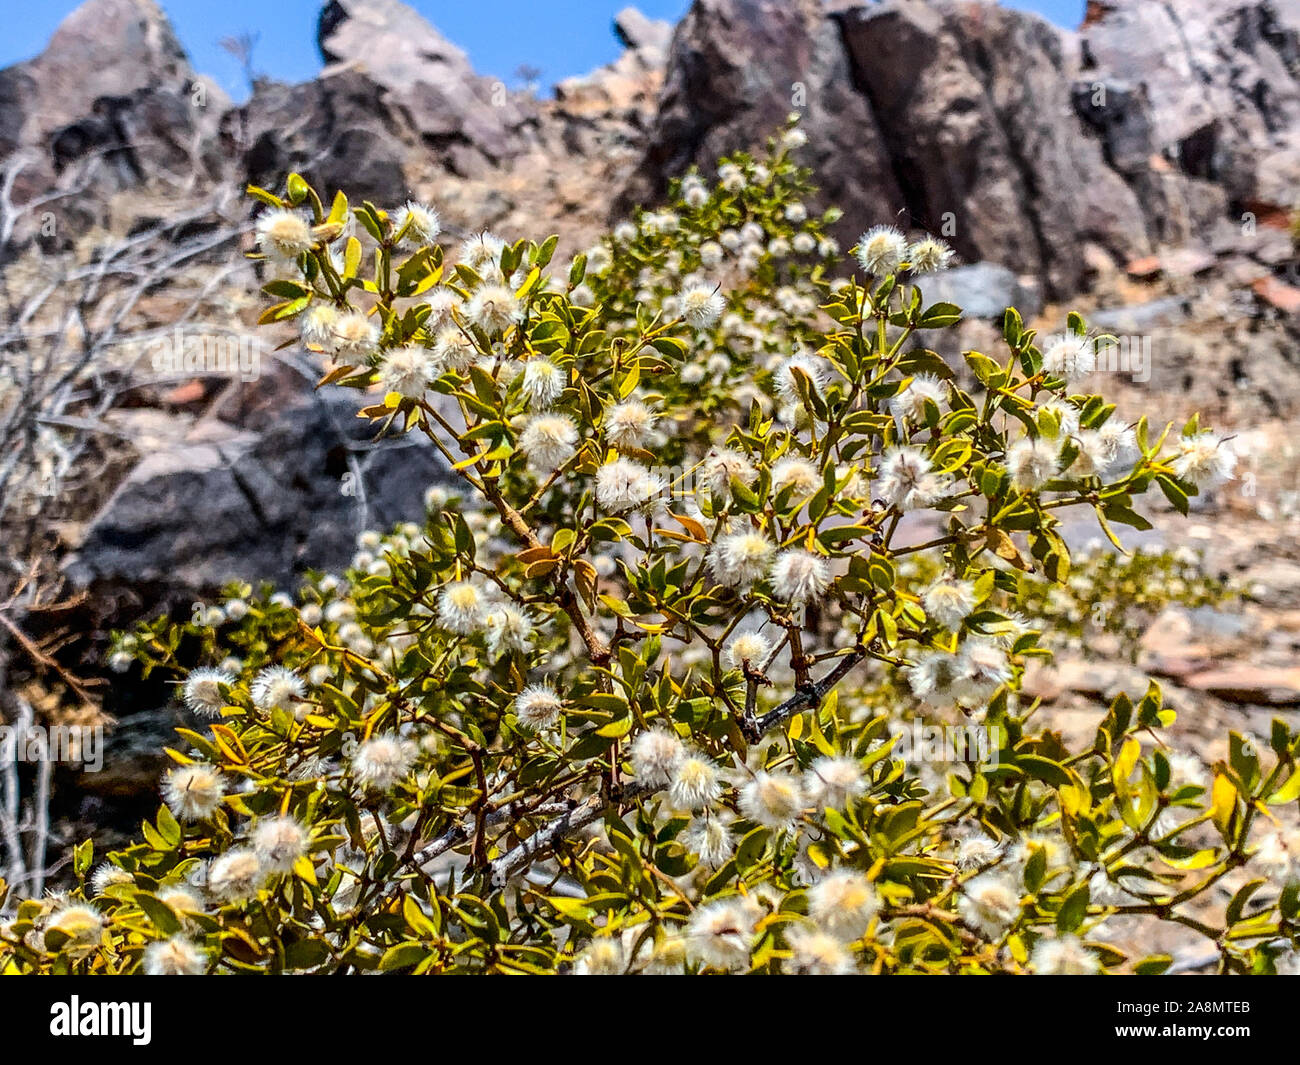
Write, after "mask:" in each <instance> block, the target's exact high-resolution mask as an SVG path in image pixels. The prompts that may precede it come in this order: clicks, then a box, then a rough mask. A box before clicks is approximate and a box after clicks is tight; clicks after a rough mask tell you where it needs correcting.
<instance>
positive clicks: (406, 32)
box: [317, 0, 526, 173]
mask: <svg viewBox="0 0 1300 1065" xmlns="http://www.w3.org/2000/svg"><path fill="white" fill-rule="evenodd" d="M317 40H318V43H319V45H320V51H321V55H322V56H323V57H324V59H325V62H326V63H327V64H329V65H328V66H327V67H326V70H325V74H326V76H328V75H329V74H331V73H333V72H334V71H335V70H337V69H340V68H343V69H349V70H356V71H359V72H361V73H364V74H365V75H366V77H368V78H369V79H370V80H371V81H373V82H374V83H375V84H376V85H379V86H381V87H382V88H383V89H384V90H385V92H386V93H387V94H388V95H389V97H390V98H391V99H392V101H393V102H394V103H396V104H397V105H398V106H400V107H402V108H404V109H405V111H406V113H407V114H408V115H409V116H410V118H411V120H412V122H413V123H414V127H415V130H416V132H417V133H418V134H419V136H420V138H421V140H422V141H423V142H424V144H425V145H426V146H428V147H429V148H430V149H433V150H435V151H441V152H443V153H444V154H445V156H446V161H447V163H448V164H449V165H450V167H451V169H453V170H454V171H455V172H457V173H470V172H473V171H474V170H476V169H478V168H481V166H482V165H484V164H487V165H492V164H497V163H500V162H501V161H503V160H504V159H506V158H508V157H509V156H511V155H513V154H515V153H516V152H517V151H518V150H519V148H520V146H521V143H522V142H523V126H524V124H525V121H526V114H525V112H524V110H523V109H522V108H521V106H520V102H519V101H518V100H516V99H515V98H514V96H513V95H512V94H511V93H509V92H508V91H507V90H506V86H505V85H504V84H503V83H502V82H500V81H496V80H493V79H490V78H483V77H480V76H479V75H478V74H476V73H475V72H474V68H473V67H472V66H471V65H470V62H469V58H468V57H467V56H466V55H465V53H464V52H462V51H461V50H460V49H459V48H457V47H456V46H455V45H453V44H452V43H451V42H450V41H448V40H447V39H446V38H444V37H443V36H442V35H441V34H440V33H439V32H438V31H437V30H436V29H434V28H433V27H432V26H431V25H429V23H428V22H426V21H425V20H424V19H423V18H422V17H421V16H420V15H419V14H418V13H417V12H415V11H414V10H412V9H411V8H409V7H407V6H406V5H405V4H402V3H399V2H398V0H329V2H328V3H326V5H325V7H324V8H323V10H322V11H321V15H320V25H319V32H318V34H317Z"/></svg>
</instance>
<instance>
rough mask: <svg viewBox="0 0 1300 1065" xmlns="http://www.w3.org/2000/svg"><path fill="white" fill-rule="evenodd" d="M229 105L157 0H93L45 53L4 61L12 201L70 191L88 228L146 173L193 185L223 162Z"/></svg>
mask: <svg viewBox="0 0 1300 1065" xmlns="http://www.w3.org/2000/svg"><path fill="white" fill-rule="evenodd" d="M228 106H229V101H228V100H227V99H226V97H225V95H224V93H222V92H221V91H220V90H219V89H218V88H217V87H216V86H215V85H213V84H212V83H210V82H209V81H207V79H204V78H201V77H198V76H197V75H196V74H195V73H194V71H193V69H192V68H191V67H190V63H189V60H188V58H187V57H186V55H185V52H184V50H183V49H182V48H181V46H180V44H179V42H178V41H177V40H176V36H175V34H174V33H173V32H172V28H171V24H170V22H168V20H167V17H166V15H164V14H163V12H162V10H161V8H159V6H158V5H157V4H156V3H155V2H154V0H88V2H87V3H85V4H83V5H82V6H81V7H79V8H77V9H76V10H75V11H74V12H73V13H72V14H71V15H69V16H68V17H67V18H66V19H65V20H64V21H63V22H62V23H61V24H60V25H59V28H58V29H57V30H56V31H55V33H54V36H53V37H52V38H51V39H50V43H49V45H48V46H47V47H46V49H45V51H43V52H42V53H41V54H40V55H39V56H37V57H36V58H34V59H31V60H28V61H27V62H25V63H20V64H17V65H16V66H13V67H10V68H8V69H6V70H3V71H0V160H3V161H5V162H6V165H7V166H8V167H10V168H13V169H14V170H15V172H16V177H15V179H14V181H13V192H12V200H13V202H14V203H16V204H22V203H24V202H26V201H28V200H30V199H32V198H35V197H37V196H44V197H49V196H50V195H52V194H53V195H56V196H57V194H58V193H59V192H63V193H65V194H67V196H68V198H69V202H68V203H66V204H64V205H63V206H64V208H65V209H66V211H67V212H68V217H69V219H73V220H75V221H76V222H77V223H78V227H80V228H85V227H87V226H89V225H91V224H95V223H99V222H102V221H103V219H104V217H105V211H104V204H105V201H107V199H108V198H109V197H111V196H112V195H114V194H115V193H116V192H118V191H120V190H122V189H124V188H128V187H131V186H134V185H138V184H141V183H142V182H143V181H144V180H145V179H146V176H147V177H148V178H149V179H150V180H152V181H155V182H156V183H158V184H159V185H160V186H170V187H171V188H172V189H173V190H180V189H188V188H192V186H193V184H194V182H195V181H196V180H204V179H207V178H210V177H212V176H214V175H215V174H216V172H217V170H218V169H219V167H220V158H219V156H218V155H217V154H216V145H215V144H214V143H213V135H214V133H215V131H216V125H217V122H218V120H219V116H220V115H221V114H222V113H223V112H224V111H225V110H226V108H227V107H228ZM19 161H20V162H19ZM74 193H75V200H74V199H73V194H74ZM65 228H71V227H65ZM30 235H31V233H30V232H28V231H27V230H24V229H20V231H19V232H18V233H17V234H16V236H18V237H19V238H24V237H28V236H30Z"/></svg>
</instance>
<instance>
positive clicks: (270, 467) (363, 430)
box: [68, 394, 449, 592]
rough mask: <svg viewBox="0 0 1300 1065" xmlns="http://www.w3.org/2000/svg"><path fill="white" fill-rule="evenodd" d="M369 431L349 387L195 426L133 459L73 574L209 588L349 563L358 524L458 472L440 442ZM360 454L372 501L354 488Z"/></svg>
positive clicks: (400, 507)
mask: <svg viewBox="0 0 1300 1065" xmlns="http://www.w3.org/2000/svg"><path fill="white" fill-rule="evenodd" d="M369 440H370V431H369V427H368V426H366V425H364V424H363V423H362V422H360V421H359V420H358V419H357V417H356V403H355V400H354V399H353V398H352V397H351V396H339V395H329V396H327V395H325V394H321V395H318V396H316V397H314V398H307V399H305V400H302V401H299V402H296V403H294V404H292V405H290V406H289V407H288V408H286V409H284V410H282V411H279V412H277V413H276V414H275V415H274V416H273V417H272V418H271V420H270V421H269V423H268V424H267V425H265V426H264V427H263V428H262V429H261V431H260V432H253V431H247V430H238V429H234V428H231V427H229V426H226V425H223V424H222V423H219V422H212V423H208V424H207V425H206V426H203V427H196V428H195V429H194V430H192V431H191V432H188V433H186V434H185V435H184V436H183V437H182V438H180V439H177V440H175V441H173V442H171V443H170V444H168V445H166V446H161V447H159V448H157V449H156V450H154V451H153V452H152V453H150V454H148V455H146V456H145V458H144V459H143V460H142V461H141V462H140V463H139V464H138V465H137V466H136V467H135V468H134V469H133V470H132V471H131V473H130V475H129V476H128V477H127V479H126V480H125V481H124V482H123V483H122V484H121V485H120V486H119V487H118V489H117V491H116V492H115V493H114V494H113V496H112V498H111V499H110V500H109V501H108V503H107V504H106V505H105V506H104V508H103V509H102V510H101V511H100V513H99V514H98V515H96V517H95V519H94V520H93V521H92V522H91V524H90V526H89V528H88V529H87V531H86V535H85V537H84V539H83V542H82V543H81V546H80V548H79V549H78V551H77V554H76V556H75V558H74V559H73V560H71V562H70V563H69V566H68V571H69V575H70V576H71V577H72V578H73V579H74V580H75V581H76V582H77V583H78V584H82V585H87V584H91V583H94V582H108V583H114V582H119V581H121V582H127V583H133V582H138V583H143V584H151V583H158V584H164V585H167V586H169V587H171V588H173V589H175V590H176V591H178V592H184V591H185V590H193V591H194V592H198V591H202V590H204V589H210V588H214V587H217V586H219V585H220V584H222V583H223V582H225V581H231V580H248V579H250V578H254V577H256V578H259V579H267V580H271V581H273V582H275V583H276V585H277V586H279V587H292V586H293V584H294V581H295V578H296V577H297V576H298V575H300V574H301V573H302V571H303V570H305V569H308V568H331V567H341V566H343V565H345V564H346V563H347V561H348V559H350V558H351V556H352V553H353V551H354V550H355V543H354V538H355V536H356V534H357V533H358V532H361V531H362V529H363V528H390V527H391V526H392V525H394V524H396V523H397V522H400V521H408V520H416V519H420V518H422V517H423V514H424V492H425V490H426V489H427V488H428V487H429V486H430V485H433V484H435V483H440V482H443V481H446V480H447V479H448V476H449V474H448V471H447V469H446V466H445V464H444V463H443V462H442V461H441V459H440V457H439V456H438V455H437V453H436V452H435V451H434V450H433V447H432V445H429V446H421V445H418V444H416V445H412V446H405V447H400V448H383V449H376V450H367V448H366V445H367V443H368V442H369ZM349 456H351V458H352V461H354V462H355V463H356V464H357V468H358V470H359V471H360V472H361V473H362V474H363V476H364V484H365V486H366V487H365V492H366V496H367V498H366V500H365V501H364V505H363V506H359V505H358V499H357V498H356V493H355V492H353V493H351V494H350V493H349V492H348V491H347V486H348V484H349V474H351V473H352V472H353V471H352V461H349Z"/></svg>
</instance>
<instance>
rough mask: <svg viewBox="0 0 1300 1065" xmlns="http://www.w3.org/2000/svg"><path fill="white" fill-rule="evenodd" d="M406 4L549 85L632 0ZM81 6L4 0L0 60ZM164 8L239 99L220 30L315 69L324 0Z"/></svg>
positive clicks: (573, 67)
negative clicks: (254, 39)
mask: <svg viewBox="0 0 1300 1065" xmlns="http://www.w3.org/2000/svg"><path fill="white" fill-rule="evenodd" d="M408 2H410V3H411V6H412V7H414V8H416V9H417V10H418V11H419V12H420V13H421V14H423V15H424V16H425V18H427V19H428V20H429V21H430V22H432V23H433V24H434V25H435V26H437V27H438V29H439V30H441V31H442V33H443V35H444V36H445V37H447V38H449V39H450V40H452V41H454V42H455V43H456V44H458V45H459V46H460V47H461V48H463V49H464V50H465V51H466V52H468V53H469V56H470V59H471V60H472V61H473V63H474V66H475V68H476V69H477V70H478V71H479V73H481V74H488V75H493V76H496V77H499V78H503V79H505V80H507V81H513V80H514V78H513V76H514V73H515V71H516V70H517V69H518V67H519V66H520V64H524V63H527V64H531V65H533V66H536V67H538V68H540V69H541V71H542V76H541V82H542V83H543V84H544V85H550V84H553V83H554V82H556V81H559V80H560V79H561V78H566V77H569V76H570V75H573V74H583V73H586V72H587V71H589V70H592V69H594V68H595V67H598V66H600V65H601V64H602V63H608V62H609V61H611V60H612V59H614V58H615V57H617V55H618V53H619V50H620V46H619V44H618V42H617V41H616V40H615V38H614V35H613V32H612V30H611V28H610V27H611V20H612V19H613V17H614V14H615V13H616V12H617V11H619V10H620V9H621V8H623V7H625V6H626V5H627V4H628V3H629V2H630V0H565V2H564V3H562V4H556V3H546V2H542V0H472V2H470V3H466V2H464V0H408ZM77 6H78V4H77V0H44V2H41V3H30V2H27V3H12V4H9V5H7V10H6V12H5V33H4V35H3V39H0V67H5V66H8V65H10V64H11V63H16V62H18V61H19V60H21V59H27V58H29V57H30V56H33V55H36V54H37V53H38V52H40V51H41V50H42V49H43V48H44V47H45V43H46V41H48V40H49V37H50V34H52V33H53V32H54V29H55V27H56V26H57V25H58V24H59V22H60V21H61V20H62V19H63V18H64V16H65V15H67V14H68V13H69V12H71V11H72V10H73V9H75V8H76V7H77ZM162 6H163V7H164V9H165V10H166V11H167V14H168V15H169V16H170V18H171V20H172V24H173V25H174V26H175V27H176V32H177V34H178V35H179V37H180V39H181V43H182V44H183V45H184V46H185V48H186V50H187V51H188V52H189V54H190V58H191V60H192V61H193V63H194V66H195V68H196V69H198V70H199V71H200V72H202V73H205V74H209V75H211V76H213V77H214V78H216V79H217V81H218V82H220V83H221V85H222V86H223V87H224V88H225V89H226V91H227V92H230V93H231V95H232V96H235V97H237V98H242V97H243V96H244V95H245V92H244V89H243V86H242V78H241V75H240V68H239V65H238V64H237V63H236V62H235V60H233V59H232V58H231V57H230V56H229V55H227V54H226V53H225V52H224V51H223V50H222V49H221V47H220V45H219V44H218V42H219V41H220V40H221V39H222V38H223V37H229V36H233V35H235V34H239V33H241V32H244V31H248V32H252V33H256V34H258V35H259V41H258V45H257V51H256V53H255V55H254V62H255V65H256V66H257V67H258V68H259V69H260V70H261V71H263V72H265V73H267V74H270V75H271V76H273V77H276V78H280V79H282V80H285V81H301V80H303V79H306V78H309V77H311V76H312V75H313V74H315V73H316V71H317V70H319V69H320V54H319V52H318V51H317V49H316V39H315V38H316V16H317V13H318V12H319V11H320V8H321V2H320V0H277V2H276V3H267V0H220V2H218V3H214V2H213V0H162ZM636 6H637V7H639V8H640V9H641V10H642V11H644V12H645V13H646V14H647V15H651V16H653V17H655V18H664V19H669V20H672V21H676V20H677V19H678V18H680V17H681V16H682V15H683V14H684V13H685V12H686V10H687V8H689V6H690V0H639V2H637V3H636ZM1008 6H1011V7H1019V8H1024V9H1026V10H1031V11H1038V12H1040V13H1041V14H1044V15H1046V16H1047V17H1048V18H1050V19H1052V20H1053V21H1055V22H1057V23H1059V24H1060V25H1062V26H1070V27H1074V26H1076V25H1078V23H1079V22H1080V21H1081V19H1082V17H1083V8H1084V0H1011V2H1010V3H1009V4H1008ZM106 43H107V42H106Z"/></svg>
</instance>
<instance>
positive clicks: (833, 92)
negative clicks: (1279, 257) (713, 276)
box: [620, 0, 1300, 296]
mask: <svg viewBox="0 0 1300 1065" xmlns="http://www.w3.org/2000/svg"><path fill="white" fill-rule="evenodd" d="M1298 27H1300V0H1280V2H1270V0H1206V2H1202V0H1169V2H1165V0H1131V2H1125V3H1122V4H1121V3H1118V2H1114V3H1111V2H1104V0H1100V2H1094V3H1093V4H1092V5H1091V6H1090V10H1089V17H1088V19H1087V21H1086V22H1085V25H1084V26H1083V27H1082V29H1081V30H1080V32H1079V33H1078V34H1075V33H1071V32H1068V31H1062V30H1059V29H1057V28H1056V27H1054V26H1052V25H1050V24H1049V23H1047V22H1046V21H1044V20H1043V19H1041V18H1039V17H1037V16H1035V15H1031V14H1026V13H1023V12H1017V11H1010V10H1005V9H1003V8H1001V7H999V6H997V5H995V4H985V3H965V2H959V0H885V2H884V3H879V4H858V3H838V4H834V5H829V6H822V5H820V4H817V3H813V2H810V0H809V2H795V3H777V2H774V0H697V2H696V3H695V4H694V5H693V6H692V8H691V11H690V13H689V14H688V15H687V17H686V18H685V19H684V20H683V21H682V23H681V24H680V25H679V27H678V29H677V32H676V34H675V36H674V39H673V45H672V48H671V51H670V54H669V60H668V69H667V71H666V74H665V89H664V93H663V96H662V98H661V100H660V106H659V109H658V112H657V114H656V116H655V119H654V123H653V125H652V128H651V131H650V136H649V139H648V144H647V147H646V150H645V154H644V165H643V167H641V168H640V170H639V171H638V172H637V173H636V174H635V175H634V176H633V177H632V179H631V181H630V183H629V185H628V187H627V188H626V189H625V191H624V194H623V197H622V200H621V202H620V206H624V207H625V206H627V205H630V204H632V203H634V202H638V201H639V200H642V199H645V198H647V197H649V196H653V195H656V194H658V193H659V192H661V191H662V189H663V188H664V187H665V186H666V184H667V181H668V180H669V178H670V177H672V176H675V175H677V174H680V173H681V172H682V171H683V170H685V169H686V168H687V167H688V166H690V165H692V164H699V165H703V166H707V165H708V164H709V163H710V162H711V160H712V159H713V158H714V157H715V156H716V155H718V154H720V153H722V152H725V151H731V150H735V149H737V148H742V147H749V146H753V145H756V144H758V143H760V142H761V139H762V137H763V136H764V135H765V134H766V132H767V131H769V130H770V129H771V128H772V126H773V125H774V124H775V123H776V122H779V121H780V120H781V119H782V118H783V117H784V115H785V114H786V113H787V112H789V111H791V110H798V111H801V112H802V113H803V114H804V129H805V131H806V132H807V133H808V136H809V146H808V149H807V153H808V155H807V158H808V161H809V162H810V163H812V165H814V166H816V167H817V169H818V174H819V179H820V180H821V182H822V184H823V186H824V188H825V190H826V200H827V202H835V203H838V204H839V205H841V206H843V207H844V208H845V211H846V222H845V223H844V225H845V226H846V227H848V226H849V222H848V221H847V219H852V220H853V225H854V226H855V227H865V226H866V225H868V224H871V223H873V222H879V221H887V220H895V219H897V220H901V221H902V222H903V223H904V224H905V225H909V226H914V227H916V228H922V229H928V230H930V231H933V232H939V233H941V234H942V235H944V236H946V237H948V238H949V239H950V240H951V242H952V243H953V244H954V246H955V247H956V248H957V250H958V251H959V253H960V254H961V255H962V256H963V257H964V258H965V259H967V260H968V261H969V260H976V259H978V260H985V261H990V262H995V263H1001V264H1003V265H1006V266H1010V267H1012V268H1013V269H1016V270H1021V271H1028V272H1033V273H1037V274H1039V275H1041V276H1042V278H1043V280H1044V282H1045V290H1046V294H1048V295H1049V296H1062V295H1067V294H1070V293H1072V292H1076V291H1078V290H1079V289H1080V288H1081V287H1083V285H1084V284H1085V282H1086V279H1087V276H1088V271H1087V268H1086V256H1085V248H1088V247H1092V248H1101V249H1104V250H1105V251H1106V252H1107V253H1109V255H1110V256H1111V257H1112V258H1113V259H1115V260H1116V261H1120V262H1122V261H1126V260H1128V259H1132V258H1136V257H1138V256H1141V255H1144V254H1149V252H1150V251H1151V250H1152V248H1153V246H1154V245H1155V244H1156V243H1161V242H1163V243H1181V242H1186V241H1188V240H1192V239H1197V238H1199V239H1205V238H1207V237H1208V235H1209V234H1210V233H1211V232H1213V231H1214V230H1215V228H1216V227H1217V226H1219V225H1220V224H1221V223H1223V222H1224V220H1225V218H1226V217H1227V216H1228V215H1229V213H1230V212H1232V211H1234V210H1236V209H1238V208H1239V207H1240V208H1246V209H1254V208H1252V205H1256V206H1257V207H1258V208H1259V209H1270V208H1276V206H1277V205H1280V204H1286V205H1289V204H1290V201H1291V198H1292V197H1293V196H1294V188H1295V187H1296V184H1297V180H1298V179H1300V153H1298V152H1297V148H1296V138H1297V137H1300V104H1298V103H1297V101H1298V99H1300V97H1298V94H1300V82H1298V81H1297V74H1300V44H1298V40H1300V38H1298V37H1297V28H1298ZM857 231H858V230H856V229H855V230H854V231H852V232H850V231H849V230H848V229H847V228H846V230H845V231H844V232H843V233H841V234H840V235H841V237H842V238H843V239H847V240H852V239H854V238H855V237H856V236H857Z"/></svg>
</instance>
